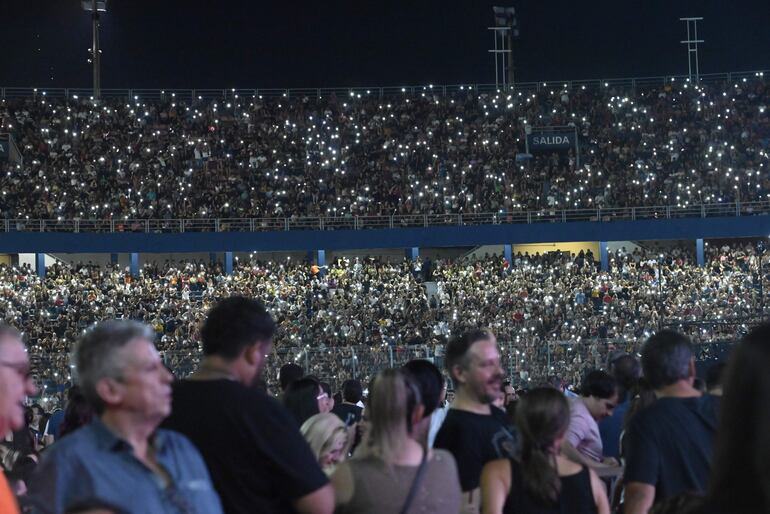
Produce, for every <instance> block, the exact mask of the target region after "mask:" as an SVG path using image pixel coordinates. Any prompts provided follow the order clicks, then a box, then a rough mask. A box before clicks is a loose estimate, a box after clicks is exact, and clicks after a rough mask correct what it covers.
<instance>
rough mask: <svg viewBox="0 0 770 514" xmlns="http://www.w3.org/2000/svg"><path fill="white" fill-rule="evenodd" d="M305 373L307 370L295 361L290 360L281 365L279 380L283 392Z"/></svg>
mask: <svg viewBox="0 0 770 514" xmlns="http://www.w3.org/2000/svg"><path fill="white" fill-rule="evenodd" d="M304 375H305V371H304V370H303V369H302V366H300V365H299V364H294V363H293V362H290V363H288V364H284V365H283V366H281V369H280V371H279V372H278V382H279V384H280V385H281V393H283V392H284V391H286V389H287V388H288V387H289V385H291V383H292V382H294V381H295V380H299V379H300V378H302V377H303V376H304Z"/></svg>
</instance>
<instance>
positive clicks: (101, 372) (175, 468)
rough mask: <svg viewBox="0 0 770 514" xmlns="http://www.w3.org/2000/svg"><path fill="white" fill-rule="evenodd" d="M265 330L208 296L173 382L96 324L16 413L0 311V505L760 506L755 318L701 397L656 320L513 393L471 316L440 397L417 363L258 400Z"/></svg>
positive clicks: (289, 385) (17, 369)
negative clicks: (69, 376) (451, 390)
mask: <svg viewBox="0 0 770 514" xmlns="http://www.w3.org/2000/svg"><path fill="white" fill-rule="evenodd" d="M276 329H277V323H276V320H275V319H274V318H273V316H272V315H271V314H270V313H269V312H268V310H267V309H266V308H265V307H264V305H263V304H262V303H261V302H259V301H258V300H254V299H252V298H246V297H243V296H237V295H236V296H230V297H228V298H225V299H223V300H220V301H218V302H216V303H215V304H214V305H213V306H212V307H211V309H210V310H208V311H207V312H206V313H205V314H204V316H203V319H202V324H201V325H200V338H201V345H202V352H203V357H202V360H201V363H200V366H199V367H198V369H197V370H196V371H195V372H194V373H193V374H192V375H190V376H189V377H187V378H185V379H182V380H177V381H174V377H173V375H172V374H171V373H170V372H169V371H168V369H167V368H166V367H165V366H164V364H163V361H162V359H161V356H160V353H159V351H158V350H157V348H156V343H155V341H156V339H157V334H156V331H155V328H154V327H152V326H151V325H148V324H146V323H141V322H139V321H134V320H127V319H107V320H103V321H100V322H98V323H96V324H94V325H91V326H90V327H88V328H87V329H86V330H85V331H83V332H82V333H81V334H78V336H77V341H76V342H75V344H74V366H75V367H74V369H75V371H76V377H77V380H76V381H77V385H76V386H73V387H72V388H71V389H70V395H69V400H68V403H67V405H66V407H65V409H64V411H62V410H57V411H54V412H52V413H45V412H42V411H43V409H40V407H39V406H38V405H33V406H31V407H26V408H25V407H24V402H25V398H26V397H29V396H34V395H35V394H36V393H37V388H36V386H35V383H34V381H33V379H32V376H31V373H30V360H29V356H28V352H27V351H26V348H25V343H24V341H23V336H22V334H21V333H20V332H19V331H17V330H16V329H14V328H12V327H10V326H8V325H5V324H2V325H0V433H2V434H3V435H4V437H3V441H2V442H1V443H0V450H1V451H2V466H3V470H4V472H3V473H1V474H0V512H3V513H4V514H5V513H7V514H18V513H21V512H33V513H55V514H60V513H62V514H76V513H77V514H85V513H91V514H93V513H95V512H99V513H110V514H124V513H131V514H139V513H146V512H153V513H159V514H160V513H173V514H180V513H183V514H194V513H200V514H203V513H206V514H217V513H220V512H228V513H240V512H243V513H246V512H254V511H255V510H256V511H259V512H265V513H273V512H275V513H291V512H296V513H301V514H331V513H333V512H334V513H361V514H363V513H367V514H392V513H402V514H404V513H408V512H447V513H463V514H464V513H479V512H483V513H484V514H511V513H517V514H521V513H524V514H538V513H549V514H550V513H553V514H556V513H565V512H570V513H578V514H584V513H585V514H588V513H598V514H610V513H611V512H619V513H625V514H647V513H650V514H668V513H678V514H728V513H729V514H749V513H756V512H767V511H768V510H769V509H770V496H769V495H768V490H767V488H766V487H764V485H765V484H766V482H767V480H768V479H770V472H769V471H768V468H767V460H766V458H767V455H768V448H770V445H769V443H770V439H769V438H768V434H770V431H768V428H770V426H768V418H767V415H766V413H765V412H764V409H762V408H761V405H765V404H766V403H767V402H768V401H770V383H768V380H767V367H768V365H770V325H760V326H758V327H755V328H753V329H752V330H751V331H750V332H749V333H748V334H747V335H746V336H745V337H744V338H743V339H742V341H740V342H739V343H736V345H735V349H734V351H733V352H732V355H731V357H730V359H729V361H728V363H727V364H724V363H722V364H719V365H718V366H715V367H714V368H713V369H715V370H718V372H717V373H711V371H710V372H709V382H708V390H707V391H706V390H704V389H705V388H701V387H700V386H699V385H698V383H697V381H696V377H695V353H694V350H693V345H692V343H691V341H690V339H689V338H688V337H687V336H685V335H683V334H681V333H678V332H675V331H672V330H659V331H657V332H656V333H655V334H653V335H651V336H649V337H647V338H646V340H645V341H644V344H643V346H642V348H641V352H640V354H639V356H640V357H641V358H638V357H637V356H636V355H632V354H628V353H624V352H623V353H621V354H619V355H617V356H616V357H614V358H613V359H612V360H611V361H609V362H608V365H607V367H606V369H604V370H600V369H590V370H586V371H587V372H586V373H585V374H584V376H583V377H582V381H581V385H580V396H574V395H572V397H568V395H566V394H565V392H564V391H563V390H562V389H560V387H559V385H558V384H553V383H542V384H533V387H532V388H530V389H528V390H527V391H522V392H521V395H520V396H517V394H516V393H515V392H512V391H510V390H509V386H508V383H507V382H505V381H504V377H505V372H504V369H503V366H502V362H501V359H500V350H499V346H498V341H497V338H496V336H495V334H494V333H493V332H492V331H491V330H489V329H486V328H471V329H468V330H465V331H462V332H460V333H456V334H453V335H452V336H451V337H450V339H449V341H448V343H447V345H446V350H445V369H446V372H447V374H448V375H449V377H450V378H451V381H452V382H453V383H454V387H455V395H454V397H453V398H452V399H451V400H450V401H449V402H447V398H446V393H447V390H446V377H444V376H443V375H442V371H441V370H440V369H439V368H438V367H437V366H435V365H434V364H433V363H431V362H430V361H429V360H425V359H412V360H410V361H409V362H407V363H406V364H405V365H403V366H401V367H388V368H385V369H382V370H380V371H378V372H377V373H376V375H375V376H373V377H372V378H371V380H370V381H369V385H368V395H367V396H366V398H364V395H363V385H362V383H361V382H360V381H359V380H355V379H351V380H347V381H346V382H345V383H344V384H343V386H342V390H341V398H339V400H336V399H335V400H333V399H332V398H331V395H330V394H329V393H330V392H331V391H330V390H329V387H328V384H324V383H323V382H320V381H319V380H318V378H317V377H315V376H312V375H305V374H304V373H303V370H302V369H301V368H299V367H298V366H297V365H295V364H291V363H290V364H287V365H284V366H282V367H281V369H280V375H281V376H280V383H281V393H280V394H279V395H277V397H276V396H275V395H273V394H271V393H270V392H269V391H267V389H266V387H265V383H264V381H263V380H262V379H261V376H262V373H263V372H264V371H265V368H266V366H267V365H268V362H267V361H268V355H269V354H270V352H271V349H272V345H273V337H274V335H275V333H276ZM363 400H365V402H364V401H363ZM27 411H31V413H30V414H29V415H28V413H27ZM41 413H42V415H41ZM736 420H738V421H740V422H735V421H736ZM613 453H614V455H613Z"/></svg>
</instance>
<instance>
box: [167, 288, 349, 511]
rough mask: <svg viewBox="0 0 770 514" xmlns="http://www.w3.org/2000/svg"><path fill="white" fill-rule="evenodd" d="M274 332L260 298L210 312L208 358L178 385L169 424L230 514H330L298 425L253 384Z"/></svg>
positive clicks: (327, 493)
mask: <svg viewBox="0 0 770 514" xmlns="http://www.w3.org/2000/svg"><path fill="white" fill-rule="evenodd" d="M274 332H275V321H273V318H272V317H271V316H270V314H269V313H268V312H267V311H266V310H265V308H264V307H263V306H262V304H261V303H259V302H257V301H255V300H251V299H248V298H244V297H240V296H233V297H231V298H228V299H226V300H223V301H221V302H220V303H218V304H217V305H216V306H215V307H214V308H213V309H211V311H210V312H209V314H208V318H207V319H206V321H205V323H204V325H203V327H202V329H201V340H202V342H203V354H204V360H203V362H202V363H201V366H200V368H199V370H198V372H196V373H195V374H194V375H192V376H191V377H190V378H189V379H187V380H182V381H180V382H178V383H177V384H176V385H175V386H174V412H173V414H172V415H171V417H169V419H168V420H166V426H168V427H169V428H173V429H176V430H178V431H180V432H182V433H184V434H185V435H187V436H188V437H189V438H190V439H191V440H192V441H193V443H195V445H196V446H197V447H198V449H200V451H201V453H202V454H203V458H204V459H205V460H206V464H207V465H208V467H209V470H210V471H211V475H212V478H213V480H214V485H215V486H216V488H217V491H219V494H220V496H221V497H222V503H223V505H224V508H225V511H226V512H228V513H254V512H260V513H264V514H270V513H281V514H283V513H288V512H293V511H297V512H300V513H302V514H329V513H331V512H332V510H333V508H334V499H333V495H334V492H333V490H332V488H331V485H329V481H328V479H327V478H326V476H325V475H324V474H323V472H322V471H321V468H320V467H319V466H318V462H317V461H316V459H315V458H314V456H313V454H312V452H311V451H310V448H309V447H308V445H307V443H306V442H305V441H304V439H303V438H302V435H301V434H300V432H299V430H298V428H297V422H296V421H295V420H294V419H293V418H292V416H291V415H290V414H289V413H288V412H287V411H286V409H284V408H283V406H281V405H280V404H279V403H278V402H277V401H276V400H274V399H273V398H270V397H268V396H267V395H266V394H265V393H264V392H262V391H260V390H258V389H256V388H255V387H253V385H254V384H255V383H256V382H257V381H258V380H259V377H260V374H261V373H262V370H263V368H264V365H265V356H266V355H268V354H269V353H270V350H271V347H272V337H273V334H274Z"/></svg>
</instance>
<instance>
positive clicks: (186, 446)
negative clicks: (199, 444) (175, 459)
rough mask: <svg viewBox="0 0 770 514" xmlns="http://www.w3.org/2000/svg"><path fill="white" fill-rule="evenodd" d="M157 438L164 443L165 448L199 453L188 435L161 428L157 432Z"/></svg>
mask: <svg viewBox="0 0 770 514" xmlns="http://www.w3.org/2000/svg"><path fill="white" fill-rule="evenodd" d="M155 437H156V438H158V440H160V441H162V444H163V447H164V448H171V449H172V450H174V451H182V452H184V451H194V452H195V453H198V450H197V449H196V447H195V445H194V444H193V443H192V441H190V440H189V439H188V438H187V436H186V435H184V434H182V433H181V432H177V431H176V430H169V429H167V428H159V429H158V430H157V431H156V432H155Z"/></svg>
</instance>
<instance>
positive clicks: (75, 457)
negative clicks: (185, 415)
mask: <svg viewBox="0 0 770 514" xmlns="http://www.w3.org/2000/svg"><path fill="white" fill-rule="evenodd" d="M151 443H152V445H153V448H154V449H155V455H156V458H157V462H158V463H159V464H160V465H161V466H162V467H163V468H164V469H165V470H166V472H167V473H168V475H169V476H170V478H171V481H170V483H169V484H168V485H166V484H165V483H164V481H163V479H161V477H159V476H158V475H157V474H156V473H154V472H153V471H152V470H150V469H149V468H148V467H147V466H145V465H144V464H143V463H142V462H140V461H139V460H138V459H137V458H136V457H134V454H133V449H132V447H131V445H130V444H129V443H127V442H126V441H124V440H123V439H120V438H119V437H118V436H116V435H115V434H114V433H112V432H111V431H110V430H109V429H108V428H107V427H106V426H105V425H104V423H102V422H101V421H99V420H98V419H97V420H95V421H94V422H93V423H91V424H90V425H88V426H86V427H83V428H81V429H80V430H78V431H76V432H74V433H72V434H70V435H68V436H66V437H65V438H64V439H62V440H61V441H58V442H57V443H56V444H54V445H53V446H52V447H51V448H50V449H48V450H47V451H46V452H45V454H44V455H43V459H42V461H41V462H40V465H39V466H38V467H37V469H36V470H35V473H34V475H33V477H32V481H31V485H30V490H29V498H28V502H29V503H31V504H32V505H34V507H33V512H40V513H54V514H60V513H62V512H64V510H65V509H66V508H67V507H69V506H70V505H72V504H73V503H76V502H80V501H83V500H93V499H98V500H102V501H105V502H108V503H110V504H112V505H114V506H115V507H120V508H122V509H124V510H125V511H126V512H129V513H132V514H219V513H221V512H222V505H221V503H220V501H219V496H218V495H217V493H216V491H215V490H214V487H213V485H212V484H211V478H210V477H209V472H208V470H207V469H206V465H205V464H204V462H203V459H202V458H201V456H200V454H199V453H198V450H197V449H196V448H195V447H194V446H193V444H192V443H191V442H190V441H189V440H188V439H187V438H186V437H184V436H183V435H181V434H179V433H177V432H173V431H170V430H160V429H159V430H158V431H157V432H156V433H155V435H154V436H153V438H152V440H151Z"/></svg>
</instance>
